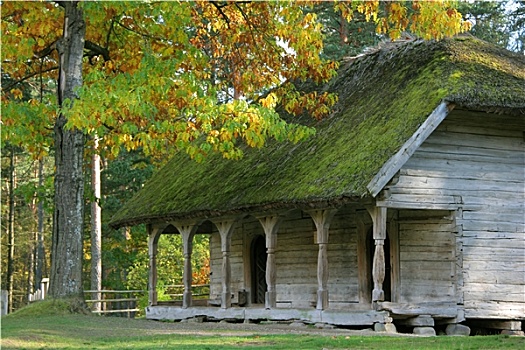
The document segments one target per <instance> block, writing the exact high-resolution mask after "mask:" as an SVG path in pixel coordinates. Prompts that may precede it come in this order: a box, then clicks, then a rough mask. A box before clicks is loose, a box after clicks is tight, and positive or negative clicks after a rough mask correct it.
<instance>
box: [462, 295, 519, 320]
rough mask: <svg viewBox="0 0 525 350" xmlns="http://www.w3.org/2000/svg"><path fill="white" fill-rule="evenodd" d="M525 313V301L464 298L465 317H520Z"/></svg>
mask: <svg viewBox="0 0 525 350" xmlns="http://www.w3.org/2000/svg"><path fill="white" fill-rule="evenodd" d="M523 315H525V303H507V302H479V301H469V300H465V317H467V318H484V319H487V318H496V319H518V320H519V319H522V318H523Z"/></svg>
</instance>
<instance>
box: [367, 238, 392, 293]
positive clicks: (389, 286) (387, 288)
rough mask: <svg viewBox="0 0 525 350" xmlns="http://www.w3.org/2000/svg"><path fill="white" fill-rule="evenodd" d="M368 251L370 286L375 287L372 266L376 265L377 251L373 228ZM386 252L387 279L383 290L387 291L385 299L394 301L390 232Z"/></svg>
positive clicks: (385, 247) (386, 240)
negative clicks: (375, 255) (375, 254)
mask: <svg viewBox="0 0 525 350" xmlns="http://www.w3.org/2000/svg"><path fill="white" fill-rule="evenodd" d="M366 244H367V247H366V251H367V253H368V254H367V255H368V256H367V259H368V276H369V280H370V286H371V287H372V289H373V288H374V278H373V276H372V268H373V266H374V252H375V242H374V235H373V229H370V230H369V231H368V234H367V239H366ZM383 249H384V252H385V280H384V281H383V291H384V292H385V300H384V301H392V263H391V259H390V238H389V237H388V232H387V233H386V239H385V242H384V245H383ZM372 289H371V290H370V295H371V294H372Z"/></svg>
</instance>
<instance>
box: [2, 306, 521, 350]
mask: <svg viewBox="0 0 525 350" xmlns="http://www.w3.org/2000/svg"><path fill="white" fill-rule="evenodd" d="M48 303H49V302H48ZM31 308H33V309H31ZM31 308H29V309H22V310H21V311H19V312H17V313H14V314H12V315H10V316H7V317H3V318H2V320H1V321H2V343H1V348H2V349H28V350H36V349H39V350H40V349H79V350H88V349H89V350H92V349H102V350H116V349H138V350H140V349H144V350H146V349H147V350H151V349H203V350H205V349H210V350H211V349H214V350H215V349H217V350H218V349H221V350H223V349H224V350H225V349H244V348H248V349H462V350H463V349H464V350H467V349H523V348H525V338H523V337H506V336H485V337H446V336H439V337H415V336H411V337H407V336H399V337H393V336H381V335H378V336H360V335H357V336H356V335H337V336H334V335H318V334H310V335H306V334H278V332H276V333H277V334H260V335H259V334H254V331H253V328H252V329H251V330H250V331H244V330H243V327H242V325H239V327H235V330H233V331H232V330H231V329H224V330H221V328H220V327H213V328H211V327H206V326H205V325H204V326H203V325H200V327H198V334H197V332H195V329H192V330H188V331H184V330H181V329H180V328H178V327H177V325H175V324H171V323H163V322H153V321H146V320H128V319H123V318H117V317H100V316H91V315H78V314H71V313H70V312H69V311H68V310H69V309H68V307H67V304H65V305H59V304H46V303H42V304H39V303H37V304H35V305H33V306H31ZM195 327H196V328H197V326H195ZM225 328H226V327H225ZM190 329H191V327H190ZM265 333H268V330H267V329H266V330H265ZM281 333H282V332H281ZM225 334H226V335H225Z"/></svg>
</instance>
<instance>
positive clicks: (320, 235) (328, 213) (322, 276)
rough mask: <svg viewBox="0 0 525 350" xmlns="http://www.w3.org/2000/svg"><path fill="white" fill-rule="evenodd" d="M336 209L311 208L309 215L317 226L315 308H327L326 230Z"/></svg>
mask: <svg viewBox="0 0 525 350" xmlns="http://www.w3.org/2000/svg"><path fill="white" fill-rule="evenodd" d="M336 212H337V209H324V210H312V211H310V212H309V213H310V215H311V216H312V219H313V221H314V223H315V227H316V228H317V244H318V245H319V253H318V256H317V309H318V310H325V309H327V308H328V230H329V228H330V222H331V221H332V218H333V217H334V215H335V213H336Z"/></svg>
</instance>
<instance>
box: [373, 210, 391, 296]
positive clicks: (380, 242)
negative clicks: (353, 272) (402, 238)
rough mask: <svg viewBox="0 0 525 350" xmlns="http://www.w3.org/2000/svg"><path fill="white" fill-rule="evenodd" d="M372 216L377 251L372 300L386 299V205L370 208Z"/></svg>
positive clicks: (374, 264)
mask: <svg viewBox="0 0 525 350" xmlns="http://www.w3.org/2000/svg"><path fill="white" fill-rule="evenodd" d="M369 212H370V216H371V217H372V221H373V223H374V231H373V235H374V242H375V252H374V261H373V264H372V278H373V280H374V289H373V291H372V302H377V301H384V300H385V292H384V290H383V281H384V280H385V250H384V244H385V239H386V214H387V209H386V208H385V207H373V208H370V209H369Z"/></svg>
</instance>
